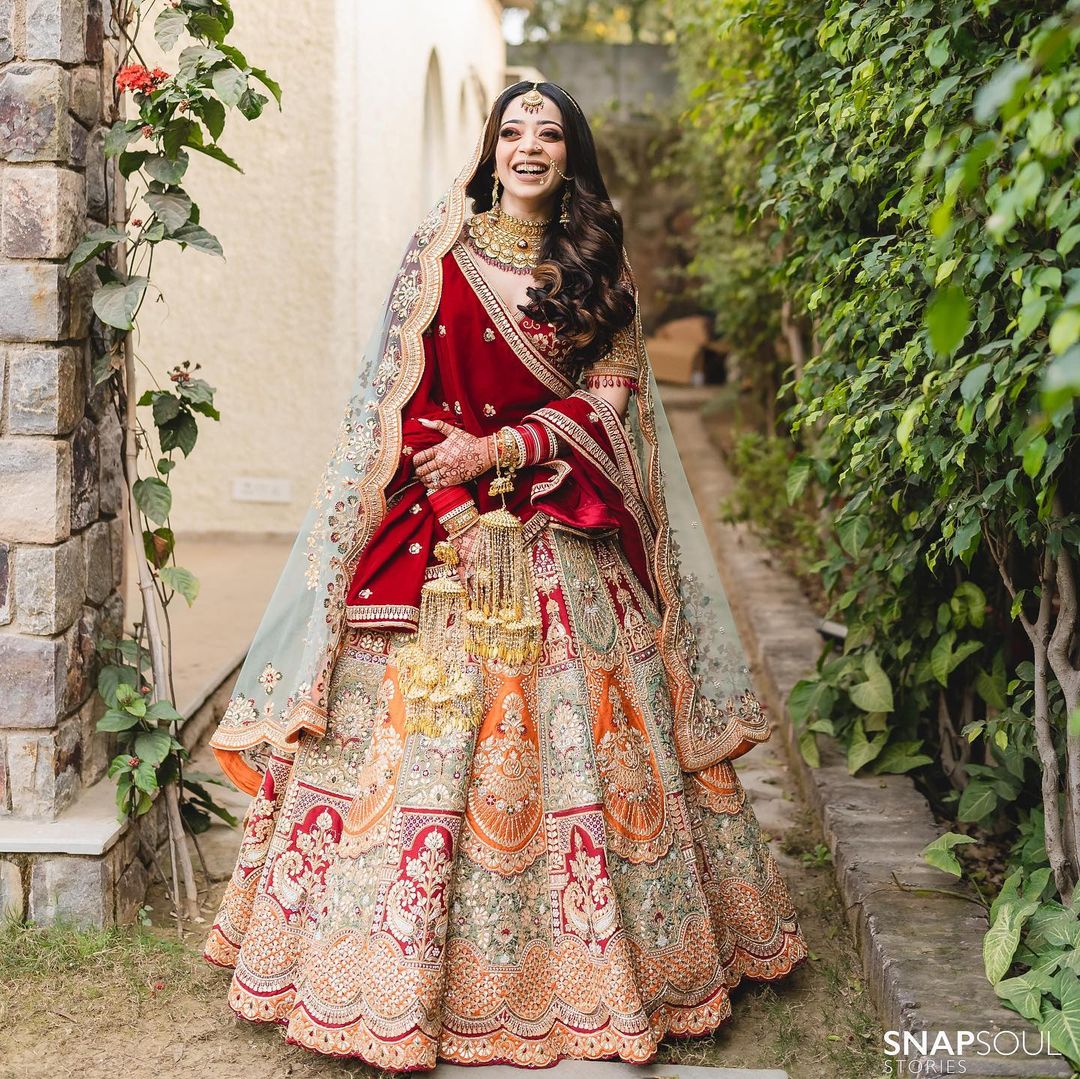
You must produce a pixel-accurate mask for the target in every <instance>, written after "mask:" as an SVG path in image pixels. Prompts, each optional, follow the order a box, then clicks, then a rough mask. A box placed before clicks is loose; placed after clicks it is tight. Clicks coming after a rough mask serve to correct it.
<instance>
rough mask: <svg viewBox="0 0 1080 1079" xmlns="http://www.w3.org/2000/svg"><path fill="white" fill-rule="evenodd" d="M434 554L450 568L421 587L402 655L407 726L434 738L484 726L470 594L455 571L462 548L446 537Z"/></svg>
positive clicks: (400, 664)
mask: <svg viewBox="0 0 1080 1079" xmlns="http://www.w3.org/2000/svg"><path fill="white" fill-rule="evenodd" d="M435 555H436V557H437V558H439V559H440V561H442V562H443V564H444V565H445V567H446V570H445V571H444V572H443V573H442V574H441V575H440V576H438V577H436V578H435V579H434V580H431V581H427V582H426V583H425V584H424V586H423V588H421V589H420V616H419V619H418V625H417V630H416V635H415V636H414V638H413V640H411V641H410V642H409V643H408V644H407V645H405V646H404V647H402V648H401V649H400V651H399V652H398V655H397V663H398V677H399V685H400V686H401V694H402V696H403V697H404V699H405V730H406V732H407V733H413V732H419V733H422V734H426V735H429V736H431V737H433V738H437V737H439V736H440V735H442V734H445V733H447V732H448V731H451V730H472V729H473V728H475V727H477V726H479V723H480V708H481V699H480V690H479V686H478V684H477V672H476V670H475V668H474V666H472V665H470V663H469V657H468V653H467V651H466V644H465V607H466V593H465V589H464V587H463V586H462V584H461V582H460V581H459V580H458V578H457V576H456V574H455V572H454V567H455V566H456V565H457V552H456V551H455V550H454V548H453V546H452V545H451V544H449V543H445V542H442V543H438V544H436V546H435Z"/></svg>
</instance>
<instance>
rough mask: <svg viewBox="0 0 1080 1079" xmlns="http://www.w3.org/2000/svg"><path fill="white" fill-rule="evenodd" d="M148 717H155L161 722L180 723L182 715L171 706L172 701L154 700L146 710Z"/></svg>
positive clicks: (182, 718)
mask: <svg viewBox="0 0 1080 1079" xmlns="http://www.w3.org/2000/svg"><path fill="white" fill-rule="evenodd" d="M146 715H147V717H148V718H150V719H156V720H158V721H159V722H162V723H182V722H183V720H184V717H183V716H182V715H180V713H179V712H178V711H177V710H176V709H175V708H174V707H173V704H172V701H165V700H161V701H154V703H153V704H152V705H150V707H149V708H147V710H146Z"/></svg>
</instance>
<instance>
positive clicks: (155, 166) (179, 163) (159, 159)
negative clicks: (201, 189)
mask: <svg viewBox="0 0 1080 1079" xmlns="http://www.w3.org/2000/svg"><path fill="white" fill-rule="evenodd" d="M188 160H189V158H188V155H187V154H186V153H184V151H183V150H181V151H180V152H179V153H178V154H177V155H176V157H175V158H168V157H165V156H164V155H163V154H153V155H152V156H149V157H147V159H146V164H145V166H144V167H145V169H146V171H147V173H148V174H149V175H150V176H151V177H152V178H153V179H155V180H157V181H158V182H159V183H162V184H166V185H169V184H178V183H179V182H180V181H181V180H182V179H183V178H184V173H185V172H187V167H188Z"/></svg>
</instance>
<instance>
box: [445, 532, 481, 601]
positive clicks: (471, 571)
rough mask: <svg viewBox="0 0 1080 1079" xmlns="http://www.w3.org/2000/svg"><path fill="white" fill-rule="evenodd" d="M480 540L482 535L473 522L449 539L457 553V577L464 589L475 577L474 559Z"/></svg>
mask: <svg viewBox="0 0 1080 1079" xmlns="http://www.w3.org/2000/svg"><path fill="white" fill-rule="evenodd" d="M482 538H483V534H482V532H481V530H480V528H479V527H478V522H477V521H475V520H474V521H473V523H472V524H471V525H468V526H467V527H465V528H463V529H462V530H461V531H460V532H456V533H454V535H453V536H451V537H450V542H451V543H452V544H453V545H454V550H455V551H457V556H458V565H457V573H458V577H459V578H460V580H461V583H462V584H463V585H464V586H465V587H466V588H468V587H469V581H470V580H471V579H472V578H473V577H474V576H476V557H477V553H478V549H479V546H480V540H481V539H482Z"/></svg>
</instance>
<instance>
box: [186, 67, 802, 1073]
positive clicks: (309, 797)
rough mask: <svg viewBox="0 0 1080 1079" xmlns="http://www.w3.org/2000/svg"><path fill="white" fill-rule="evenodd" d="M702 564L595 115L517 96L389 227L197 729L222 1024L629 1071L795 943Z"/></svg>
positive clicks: (755, 736) (410, 1062)
mask: <svg viewBox="0 0 1080 1079" xmlns="http://www.w3.org/2000/svg"><path fill="white" fill-rule="evenodd" d="M469 200H471V201H472V208H473V213H472V214H471V215H470V214H469V212H468V207H467V203H468V201H469ZM661 459H663V461H662V460H661ZM676 537H677V539H676ZM710 557H711V556H710V555H709V553H708V549H707V546H706V545H705V541H704V537H703V535H702V529H701V527H700V522H699V521H698V519H697V517H696V515H695V512H694V510H693V507H692V502H691V500H690V499H689V497H688V491H687V488H686V484H685V478H684V476H683V473H682V470H681V466H680V465H679V463H678V458H677V456H675V455H674V453H673V449H672V444H671V441H670V433H669V431H668V428H667V424H666V421H665V419H664V415H663V409H662V407H661V406H660V404H659V401H658V400H657V398H656V395H655V383H654V382H653V381H652V379H651V376H650V374H649V371H648V366H647V357H646V355H645V351H644V346H643V339H642V330H641V322H640V319H639V316H638V310H637V293H636V289H635V286H634V280H633V275H632V273H631V270H630V266H629V263H628V262H627V260H626V256H625V253H624V251H623V248H622V222H621V219H620V217H619V214H618V213H617V212H616V210H615V209H614V208H613V206H612V204H611V202H610V200H609V198H608V195H607V191H606V188H605V186H604V182H603V179H602V177H601V175H600V172H599V168H598V165H597V161H596V151H595V146H594V143H593V138H592V134H591V132H590V129H589V126H588V123H587V122H586V120H585V117H584V115H583V114H582V112H581V109H580V107H579V106H578V105H577V103H576V102H575V101H574V100H573V98H572V97H570V95H569V94H568V93H567V92H566V91H565V90H563V89H562V88H561V87H559V86H557V85H555V84H553V83H549V82H541V83H534V84H529V83H518V84H516V85H514V86H511V87H509V88H508V89H506V90H504V91H503V92H502V93H501V94H500V95H499V97H498V99H497V100H496V102H495V104H494V106H493V107H492V111H491V114H490V116H489V118H488V121H487V124H486V126H485V130H484V133H483V135H482V136H481V139H480V141H479V143H478V145H477V147H476V149H475V150H474V152H473V156H472V159H471V160H470V161H469V163H468V164H467V165H466V166H465V168H464V169H463V170H462V172H461V174H460V175H459V176H458V178H457V179H456V180H455V181H454V183H453V184H452V185H451V187H450V189H449V191H448V192H447V194H446V195H445V196H444V197H443V198H442V199H441V200H440V202H439V203H438V204H437V205H436V206H435V208H434V209H433V210H432V211H431V212H430V213H429V214H428V216H427V217H426V219H425V220H424V222H423V223H422V224H421V226H420V228H419V229H418V230H417V232H416V233H415V234H414V236H413V238H412V240H411V241H410V244H409V246H408V249H407V250H406V253H405V256H404V259H403V261H402V264H401V267H400V269H399V271H398V273H397V276H396V278H395V280H394V282H393V284H392V287H391V289H390V292H389V296H388V298H387V300H386V303H385V304H384V308H383V313H382V318H381V320H380V322H379V325H378V326H377V327H376V329H375V331H374V333H373V335H372V338H371V341H370V343H369V345H368V347H367V349H366V351H365V354H364V357H363V360H362V363H361V370H360V373H359V375H358V377H357V380H356V385H355V387H354V391H353V394H352V397H351V399H350V401H349V404H348V408H347V410H346V414H345V419H344V422H343V425H342V429H341V436H340V440H339V442H338V445H337V448H336V450H335V451H334V453H333V455H332V457H331V459H330V462H329V464H328V466H327V470H326V474H325V476H324V478H323V481H322V483H321V485H320V489H319V491H318V493H317V495H316V499H315V503H314V505H313V506H312V508H311V510H310V511H309V513H308V516H307V519H306V520H305V522H304V525H303V527H302V528H301V531H300V535H299V538H298V540H297V543H296V546H295V547H294V549H293V553H292V555H291V557H290V559H289V562H288V564H287V566H286V569H285V571H284V573H283V575H282V577H281V580H280V581H279V584H278V587H277V590H276V591H275V593H274V597H273V599H272V600H271V603H270V606H269V608H268V610H267V612H266V615H265V616H264V619H263V622H262V625H261V626H260V628H259V631H258V634H257V635H256V638H255V640H254V642H253V644H252V648H251V651H250V653H249V655H248V659H247V662H246V664H245V666H244V669H243V671H242V673H241V676H240V680H239V682H238V685H237V688H236V691H235V694H234V696H233V699H232V701H231V702H230V705H229V708H228V710H227V712H226V714H225V717H224V719H223V720H222V722H221V725H220V726H219V728H218V730H217V731H216V732H215V734H214V736H213V739H212V741H211V745H212V746H213V747H214V750H215V752H216V754H217V756H218V759H219V760H220V762H221V765H222V768H223V769H224V771H225V772H226V774H227V775H228V776H229V777H230V778H231V779H232V780H233V781H234V782H235V783H236V784H237V786H239V787H240V788H241V789H243V790H245V791H247V792H248V793H250V794H252V795H253V796H254V797H253V800H252V803H251V807H250V809H249V811H248V813H247V815H246V817H245V821H244V828H243V839H242V843H241V848H240V853H239V857H238V860H237V863H236V868H235V871H234V873H233V876H232V879H231V881H230V883H229V885H228V888H227V891H226V894H225V897H224V900H223V903H222V906H221V910H220V912H219V914H218V916H217V919H216V922H215V925H214V927H213V930H212V932H211V933H210V936H209V939H208V941H207V943H206V949H205V954H206V957H207V959H209V960H210V961H211V962H213V963H216V964H219V965H221V966H225V967H231V968H234V972H233V975H232V982H231V986H230V990H229V1004H230V1006H231V1007H232V1009H233V1010H234V1011H235V1012H236V1013H237V1014H238V1015H240V1016H242V1017H244V1018H246V1019H249V1020H252V1021H255V1022H270V1023H277V1024H281V1026H282V1027H283V1028H284V1033H285V1036H286V1038H287V1040H288V1041H290V1042H293V1043H297V1044H300V1045H303V1046H306V1047H308V1048H309V1049H313V1050H317V1051H318V1052H321V1053H327V1054H334V1055H340V1056H350V1057H359V1058H362V1059H364V1060H366V1061H368V1062H370V1063H371V1064H374V1065H376V1066H378V1067H381V1068H385V1069H390V1070H413V1069H430V1068H433V1067H434V1066H435V1064H436V1060H437V1059H442V1060H447V1061H454V1062H457V1063H463V1064H479V1063H509V1064H516V1065H528V1066H533V1067H540V1066H545V1065H550V1064H552V1063H554V1062H556V1061H558V1060H560V1059H562V1058H566V1057H570V1058H584V1059H598V1058H605V1057H620V1058H622V1059H624V1060H629V1061H647V1060H649V1059H651V1058H652V1057H653V1056H654V1055H655V1053H656V1050H657V1045H658V1043H659V1041H660V1039H661V1038H663V1037H665V1036H666V1035H692V1034H707V1033H709V1032H711V1031H713V1030H715V1029H716V1028H717V1027H719V1026H720V1025H721V1024H722V1023H724V1022H725V1021H726V1020H727V1019H728V1018H729V1017H730V1015H731V1005H730V1001H729V994H730V991H731V990H732V988H733V987H734V986H735V985H737V984H738V982H739V981H740V980H741V979H742V978H743V977H744V976H746V977H748V978H754V979H777V978H781V977H783V976H785V975H787V974H788V973H789V972H790V971H791V970H792V968H793V967H794V966H795V965H796V964H797V963H799V962H800V961H801V960H803V959H804V958H805V956H806V954H807V948H806V944H805V941H804V939H803V937H802V934H801V930H800V928H799V924H798V919H797V916H796V912H795V909H794V907H793V905H792V901H791V898H790V895H789V893H788V890H787V888H786V887H785V885H784V882H783V881H782V879H781V877H780V875H779V872H778V869H777V866H776V863H775V862H774V860H773V858H772V857H771V855H770V854H769V851H768V849H767V847H766V846H765V844H764V843H763V841H762V839H761V836H760V833H759V829H758V825H757V822H756V820H755V818H754V814H753V811H752V809H751V808H750V806H749V805H748V803H747V802H746V796H745V792H744V790H743V788H742V785H741V783H740V782H739V779H738V777H737V775H736V773H735V770H734V768H733V766H732V763H731V762H732V760H733V759H734V758H736V757H737V756H739V755H740V754H741V753H744V752H746V751H747V750H748V749H750V748H752V747H753V746H754V745H755V744H757V743H759V742H761V741H764V740H765V739H766V738H767V737H768V736H769V727H768V724H767V722H766V718H765V715H764V713H763V711H762V708H761V706H760V704H759V703H758V701H757V698H756V697H755V696H754V693H753V691H752V690H751V688H750V683H749V681H748V677H747V675H748V672H747V668H746V666H745V664H744V663H743V662H742V657H741V654H740V651H739V643H738V639H737V636H736V635H735V632H734V628H733V626H732V625H731V623H730V611H729V609H728V607H727V603H726V600H725V598H724V596H723V593H722V590H721V589H720V587H719V584H718V582H717V580H716V577H715V568H714V567H712V566H711V564H710V563H709V561H708V560H709V558H710ZM690 569H692V570H693V571H694V572H693V573H691V572H688V571H689V570H690Z"/></svg>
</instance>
